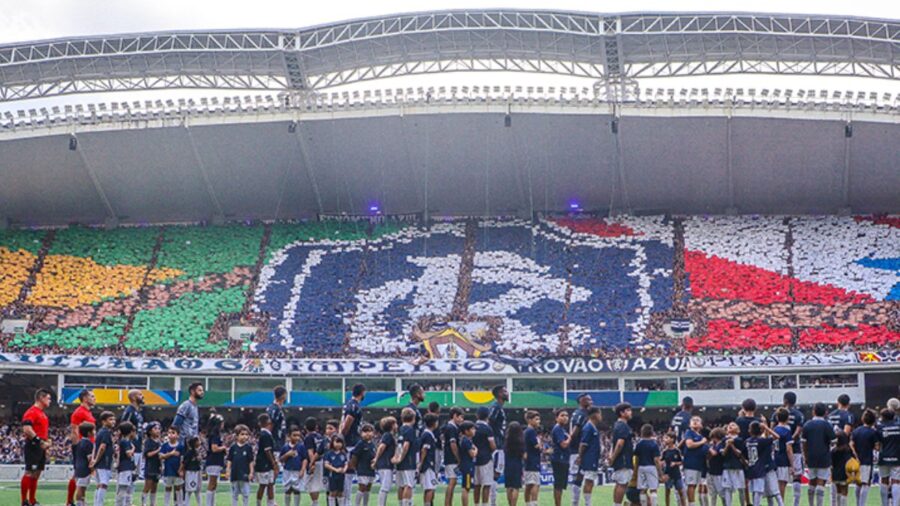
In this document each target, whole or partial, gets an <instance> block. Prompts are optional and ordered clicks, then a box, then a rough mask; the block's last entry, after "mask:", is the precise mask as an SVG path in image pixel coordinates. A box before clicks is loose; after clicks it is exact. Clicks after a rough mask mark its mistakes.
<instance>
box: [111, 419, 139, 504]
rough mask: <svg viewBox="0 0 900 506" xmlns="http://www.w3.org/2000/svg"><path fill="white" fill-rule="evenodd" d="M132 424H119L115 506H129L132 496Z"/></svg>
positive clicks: (133, 435)
mask: <svg viewBox="0 0 900 506" xmlns="http://www.w3.org/2000/svg"><path fill="white" fill-rule="evenodd" d="M134 437H135V430H134V424H132V423H131V422H122V423H121V424H119V448H118V461H119V464H118V466H116V506H131V496H132V494H134V472H135V468H136V467H137V466H135V465H134V452H135V446H134Z"/></svg>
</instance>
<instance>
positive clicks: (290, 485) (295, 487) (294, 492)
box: [207, 426, 309, 506]
mask: <svg viewBox="0 0 900 506" xmlns="http://www.w3.org/2000/svg"><path fill="white" fill-rule="evenodd" d="M278 461H279V462H280V463H281V467H282V469H284V474H283V477H282V480H281V483H282V489H283V490H284V506H291V503H293V506H300V492H301V490H302V489H303V479H304V478H305V477H306V464H307V462H309V457H308V454H307V453H306V447H305V446H303V436H302V435H301V434H300V427H296V426H292V427H291V428H290V429H288V440H287V442H285V443H284V446H282V447H281V450H279V452H278ZM207 506H212V504H210V503H207Z"/></svg>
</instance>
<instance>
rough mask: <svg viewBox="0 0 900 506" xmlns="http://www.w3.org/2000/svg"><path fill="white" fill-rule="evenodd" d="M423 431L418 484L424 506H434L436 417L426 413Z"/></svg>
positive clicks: (436, 442) (436, 446)
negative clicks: (419, 484) (420, 486)
mask: <svg viewBox="0 0 900 506" xmlns="http://www.w3.org/2000/svg"><path fill="white" fill-rule="evenodd" d="M424 421H425V430H424V431H423V432H422V435H421V436H420V437H419V459H418V460H419V464H418V473H419V482H420V483H421V484H422V490H423V499H424V504H425V506H434V489H435V488H437V483H438V480H437V449H438V441H437V437H435V435H434V431H435V430H437V424H438V417H437V416H436V415H434V414H432V413H428V414H427V415H425V417H424Z"/></svg>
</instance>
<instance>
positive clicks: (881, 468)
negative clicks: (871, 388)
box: [878, 408, 900, 506]
mask: <svg viewBox="0 0 900 506" xmlns="http://www.w3.org/2000/svg"><path fill="white" fill-rule="evenodd" d="M878 445H879V452H878V474H879V475H880V476H881V504H887V503H888V499H892V500H893V501H894V502H893V504H894V506H897V504H900V420H898V419H897V415H896V413H894V412H893V411H892V410H890V409H888V408H885V409H882V410H881V425H879V426H878ZM889 487H890V489H889ZM888 492H890V494H889V493H888Z"/></svg>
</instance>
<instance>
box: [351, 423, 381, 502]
mask: <svg viewBox="0 0 900 506" xmlns="http://www.w3.org/2000/svg"><path fill="white" fill-rule="evenodd" d="M359 433H360V440H359V442H357V443H356V446H354V447H353V450H351V451H350V467H351V468H353V470H354V471H355V472H356V481H357V483H358V486H359V494H357V495H356V503H355V504H354V505H353V506H369V493H370V492H371V490H372V484H373V483H375V466H374V464H373V462H374V459H375V443H374V442H373V440H374V439H375V427H373V426H372V424H370V423H364V424H362V426H361V427H360V429H359Z"/></svg>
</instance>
